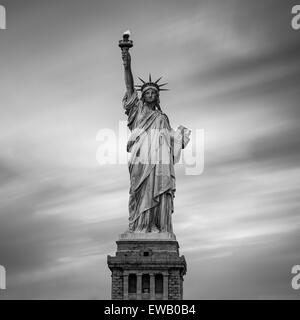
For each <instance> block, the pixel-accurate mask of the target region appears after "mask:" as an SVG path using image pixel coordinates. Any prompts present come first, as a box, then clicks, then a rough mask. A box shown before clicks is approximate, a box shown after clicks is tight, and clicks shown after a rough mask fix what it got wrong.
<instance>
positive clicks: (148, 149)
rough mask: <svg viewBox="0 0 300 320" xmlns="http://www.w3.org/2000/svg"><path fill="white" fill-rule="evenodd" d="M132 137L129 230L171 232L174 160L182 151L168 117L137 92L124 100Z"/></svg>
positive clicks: (179, 138)
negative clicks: (153, 107)
mask: <svg viewBox="0 0 300 320" xmlns="http://www.w3.org/2000/svg"><path fill="white" fill-rule="evenodd" d="M123 107H124V109H125V113H126V115H127V116H128V127H129V129H130V131H131V136H130V138H129V140H128V143H127V151H128V152H130V159H129V162H128V167H129V173H130V190H129V231H131V232H173V230H172V221H171V218H172V213H173V211H174V207H173V199H174V196H175V190H176V185H175V172H174V161H175V162H176V159H178V156H179V154H180V150H181V148H182V142H181V138H182V136H180V135H176V133H175V131H174V130H173V129H172V128H171V126H170V123H169V119H168V117H167V116H166V115H165V114H164V113H162V112H161V111H159V110H152V109H150V108H149V107H148V106H147V105H146V104H144V103H143V102H142V101H141V100H140V99H139V98H138V95H137V92H136V90H135V91H134V92H133V94H132V95H131V96H129V95H128V94H127V93H126V94H125V96H124V98H123Z"/></svg>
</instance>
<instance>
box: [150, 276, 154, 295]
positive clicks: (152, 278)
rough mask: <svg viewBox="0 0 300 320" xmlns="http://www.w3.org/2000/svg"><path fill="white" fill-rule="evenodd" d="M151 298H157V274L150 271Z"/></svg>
mask: <svg viewBox="0 0 300 320" xmlns="http://www.w3.org/2000/svg"><path fill="white" fill-rule="evenodd" d="M150 300H155V276H154V273H150Z"/></svg>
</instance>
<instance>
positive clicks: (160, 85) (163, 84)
mask: <svg viewBox="0 0 300 320" xmlns="http://www.w3.org/2000/svg"><path fill="white" fill-rule="evenodd" d="M166 84H168V83H167V82H166V83H162V84H159V85H158V86H159V87H162V86H165V85H166Z"/></svg>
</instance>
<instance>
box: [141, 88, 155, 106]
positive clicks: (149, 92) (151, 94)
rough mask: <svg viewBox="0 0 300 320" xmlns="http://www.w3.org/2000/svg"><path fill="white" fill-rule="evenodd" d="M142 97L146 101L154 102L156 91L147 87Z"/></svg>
mask: <svg viewBox="0 0 300 320" xmlns="http://www.w3.org/2000/svg"><path fill="white" fill-rule="evenodd" d="M144 99H145V101H146V102H148V103H152V102H155V101H156V100H157V92H156V91H155V90H154V89H148V90H147V91H146V92H145V93H144Z"/></svg>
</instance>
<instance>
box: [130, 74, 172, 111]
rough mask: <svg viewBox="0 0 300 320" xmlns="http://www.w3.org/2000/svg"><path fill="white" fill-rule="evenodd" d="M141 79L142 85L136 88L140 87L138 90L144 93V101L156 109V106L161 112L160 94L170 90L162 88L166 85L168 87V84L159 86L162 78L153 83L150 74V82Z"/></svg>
mask: <svg viewBox="0 0 300 320" xmlns="http://www.w3.org/2000/svg"><path fill="white" fill-rule="evenodd" d="M139 79H140V80H141V81H142V85H137V86H136V87H138V88H139V89H138V90H140V91H141V92H142V101H143V102H146V103H148V104H151V105H154V107H155V106H156V108H157V109H159V110H160V106H159V92H160V91H165V90H168V89H162V88H161V87H163V86H164V85H166V83H163V84H158V82H159V80H160V79H161V77H160V78H159V79H158V80H156V81H154V82H152V79H151V74H149V81H148V82H146V81H144V80H143V79H141V78H139Z"/></svg>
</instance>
